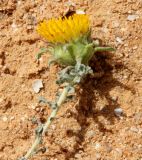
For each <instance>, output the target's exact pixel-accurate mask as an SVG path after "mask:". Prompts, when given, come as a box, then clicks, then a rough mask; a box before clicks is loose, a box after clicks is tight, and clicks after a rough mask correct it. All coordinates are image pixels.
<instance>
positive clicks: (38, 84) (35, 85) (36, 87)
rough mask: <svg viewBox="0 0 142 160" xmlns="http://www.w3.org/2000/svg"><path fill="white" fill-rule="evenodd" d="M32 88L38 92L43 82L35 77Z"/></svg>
mask: <svg viewBox="0 0 142 160" xmlns="http://www.w3.org/2000/svg"><path fill="white" fill-rule="evenodd" d="M32 88H33V90H34V92H35V93H39V91H40V89H41V88H43V83H42V80H41V79H37V80H35V81H34V82H33V85H32Z"/></svg>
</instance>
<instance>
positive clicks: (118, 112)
mask: <svg viewBox="0 0 142 160" xmlns="http://www.w3.org/2000/svg"><path fill="white" fill-rule="evenodd" d="M114 113H115V115H116V116H118V117H120V116H121V115H122V113H123V110H122V109H121V108H115V109H114Z"/></svg>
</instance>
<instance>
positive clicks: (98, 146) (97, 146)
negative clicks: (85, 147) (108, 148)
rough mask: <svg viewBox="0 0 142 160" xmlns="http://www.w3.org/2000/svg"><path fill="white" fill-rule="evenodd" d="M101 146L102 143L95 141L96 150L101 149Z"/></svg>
mask: <svg viewBox="0 0 142 160" xmlns="http://www.w3.org/2000/svg"><path fill="white" fill-rule="evenodd" d="M100 148H101V144H100V143H98V142H96V143H95V149H96V150H100Z"/></svg>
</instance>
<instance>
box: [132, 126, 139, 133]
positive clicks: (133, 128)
mask: <svg viewBox="0 0 142 160" xmlns="http://www.w3.org/2000/svg"><path fill="white" fill-rule="evenodd" d="M130 130H131V131H132V132H136V133H137V132H139V130H138V129H137V128H136V127H131V128H130Z"/></svg>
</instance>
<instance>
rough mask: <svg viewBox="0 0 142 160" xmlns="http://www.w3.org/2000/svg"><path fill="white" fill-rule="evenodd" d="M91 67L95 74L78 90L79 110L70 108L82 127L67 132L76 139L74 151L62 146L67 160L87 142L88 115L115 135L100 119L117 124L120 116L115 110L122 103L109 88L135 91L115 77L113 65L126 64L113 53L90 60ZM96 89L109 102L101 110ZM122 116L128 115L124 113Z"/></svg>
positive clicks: (121, 65) (99, 126)
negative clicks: (97, 105)
mask: <svg viewBox="0 0 142 160" xmlns="http://www.w3.org/2000/svg"><path fill="white" fill-rule="evenodd" d="M91 67H92V69H93V70H94V73H96V74H95V76H94V77H90V76H87V77H86V79H85V80H84V82H83V83H82V84H81V85H80V90H78V91H77V92H78V97H79V103H78V104H77V105H76V110H77V113H74V112H72V111H71V110H69V112H70V113H71V116H73V117H74V118H75V119H76V120H77V122H78V124H79V125H80V127H81V130H79V131H78V132H77V133H74V131H73V130H72V129H70V130H68V131H67V136H75V137H76V142H75V144H74V146H73V151H71V152H70V151H68V150H67V149H65V148H62V147H61V151H63V152H64V154H65V159H66V160H69V159H70V158H74V156H75V155H76V154H77V153H78V152H79V151H80V150H83V146H82V145H83V142H84V141H85V135H86V132H87V129H88V127H89V126H90V124H89V122H88V119H89V118H92V119H93V121H94V123H96V124H97V126H98V130H99V131H100V132H101V133H102V134H106V132H109V133H111V134H113V130H111V129H107V128H106V127H105V125H104V124H103V122H101V121H100V120H99V116H103V117H104V118H105V119H107V121H109V123H110V124H114V123H115V120H116V119H118V118H119V117H116V116H115V114H114V109H115V108H117V107H119V106H120V104H119V103H118V101H117V98H116V99H113V98H112V97H111V96H110V91H111V90H112V89H113V88H115V87H117V86H119V87H121V88H123V89H126V90H130V91H131V92H133V93H134V90H133V88H131V87H129V86H127V85H124V84H123V83H121V82H119V81H118V80H117V79H116V78H114V76H113V72H112V71H113V69H114V67H115V68H118V69H124V68H125V66H124V65H123V63H121V62H118V61H116V60H114V59H113V56H112V54H111V53H97V54H96V56H95V57H94V58H93V60H92V61H91ZM94 91H96V92H97V94H98V95H99V97H100V98H101V99H104V98H105V99H106V101H107V104H108V105H105V106H103V108H101V109H97V108H96V102H97V96H95V93H94ZM123 116H126V115H125V114H124V115H123Z"/></svg>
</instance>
